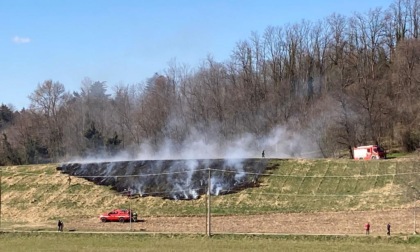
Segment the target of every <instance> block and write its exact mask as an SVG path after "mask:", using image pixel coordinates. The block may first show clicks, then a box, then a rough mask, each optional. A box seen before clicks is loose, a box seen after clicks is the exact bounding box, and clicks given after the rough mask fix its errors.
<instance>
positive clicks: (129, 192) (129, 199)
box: [128, 189, 133, 232]
mask: <svg viewBox="0 0 420 252" xmlns="http://www.w3.org/2000/svg"><path fill="white" fill-rule="evenodd" d="M128 202H129V203H130V206H129V208H130V232H131V231H132V230H133V229H132V224H131V223H132V221H131V220H132V219H133V213H132V212H131V189H129V190H128Z"/></svg>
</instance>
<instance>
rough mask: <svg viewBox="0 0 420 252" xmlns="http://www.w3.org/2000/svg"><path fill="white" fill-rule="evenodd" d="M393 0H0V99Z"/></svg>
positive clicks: (161, 65)
mask: <svg viewBox="0 0 420 252" xmlns="http://www.w3.org/2000/svg"><path fill="white" fill-rule="evenodd" d="M392 2H393V0H277V1H275V0H258V1H257V0H253V1H251V0H224V1H223V0H0V104H1V103H4V104H12V105H14V106H15V108H16V109H18V110H20V109H21V108H23V107H26V108H27V107H28V106H29V99H28V95H30V94H31V93H32V92H33V91H34V90H35V89H36V87H37V85H38V84H39V83H42V82H44V81H45V80H48V79H52V80H53V81H59V82H61V83H62V84H64V86H65V88H66V90H67V91H78V90H79V89H80V86H81V81H82V80H83V79H84V78H85V77H88V78H90V79H92V80H93V81H106V83H107V85H108V87H109V89H110V88H111V87H112V86H114V85H116V84H119V83H123V84H134V83H139V82H142V81H145V80H146V79H147V78H149V77H152V76H153V74H154V73H156V72H159V73H163V70H164V69H165V68H167V66H168V62H169V61H171V60H172V59H176V62H177V63H180V64H187V65H188V66H190V67H196V66H198V65H199V64H200V62H201V61H202V60H203V59H205V58H206V57H207V55H212V56H213V57H214V59H215V60H217V61H225V60H229V58H230V54H231V51H232V50H233V49H234V48H235V45H236V43H237V42H238V41H241V40H245V39H248V38H249V37H250V35H251V32H253V31H255V32H257V33H259V34H262V33H263V32H264V30H265V29H266V28H267V26H283V25H285V24H287V23H296V22H300V21H301V20H302V19H306V20H311V21H317V20H319V19H322V18H324V17H327V16H329V15H330V14H332V13H334V12H335V13H339V14H343V15H346V16H350V15H351V14H352V13H354V12H361V13H365V12H367V11H368V10H369V9H371V8H375V7H382V8H384V9H386V8H388V7H389V5H390V4H391V3H392Z"/></svg>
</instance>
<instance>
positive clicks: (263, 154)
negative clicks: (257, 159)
mask: <svg viewBox="0 0 420 252" xmlns="http://www.w3.org/2000/svg"><path fill="white" fill-rule="evenodd" d="M262 157H263V158H264V157H265V153H264V150H263V152H262Z"/></svg>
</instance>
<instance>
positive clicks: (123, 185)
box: [57, 159, 274, 200]
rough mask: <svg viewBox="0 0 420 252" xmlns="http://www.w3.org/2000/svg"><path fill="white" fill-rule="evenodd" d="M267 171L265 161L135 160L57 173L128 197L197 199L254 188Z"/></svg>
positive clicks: (75, 167) (64, 166)
mask: <svg viewBox="0 0 420 252" xmlns="http://www.w3.org/2000/svg"><path fill="white" fill-rule="evenodd" d="M273 168H274V167H268V168H267V160H266V159H202V160H136V161H118V162H92V163H63V164H60V165H59V166H58V167H57V170H59V171H61V172H62V173H64V174H68V175H69V176H76V177H81V178H84V179H86V180H88V181H91V182H93V183H95V184H97V185H103V186H108V187H111V188H112V189H113V190H115V191H116V192H118V193H120V194H121V195H125V196H128V197H147V196H153V197H161V198H164V199H170V200H192V199H198V198H200V197H201V196H202V195H204V194H206V193H207V190H208V188H209V187H210V194H211V195H222V194H231V193H236V192H239V191H242V190H244V189H246V188H251V187H258V186H259V178H260V177H261V176H262V175H264V173H265V172H266V170H271V169H273Z"/></svg>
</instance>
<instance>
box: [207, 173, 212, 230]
mask: <svg viewBox="0 0 420 252" xmlns="http://www.w3.org/2000/svg"><path fill="white" fill-rule="evenodd" d="M210 187H211V171H210V168H209V178H208V182H207V236H209V237H210V236H211V211H210V189H211V188H210Z"/></svg>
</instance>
